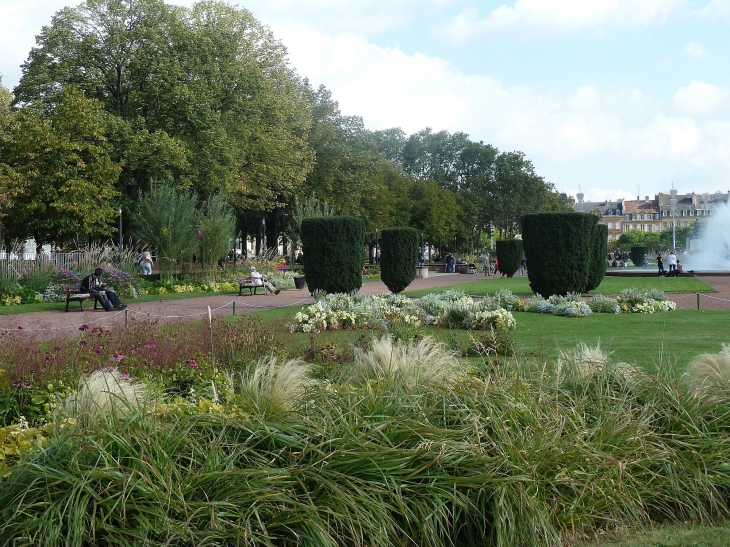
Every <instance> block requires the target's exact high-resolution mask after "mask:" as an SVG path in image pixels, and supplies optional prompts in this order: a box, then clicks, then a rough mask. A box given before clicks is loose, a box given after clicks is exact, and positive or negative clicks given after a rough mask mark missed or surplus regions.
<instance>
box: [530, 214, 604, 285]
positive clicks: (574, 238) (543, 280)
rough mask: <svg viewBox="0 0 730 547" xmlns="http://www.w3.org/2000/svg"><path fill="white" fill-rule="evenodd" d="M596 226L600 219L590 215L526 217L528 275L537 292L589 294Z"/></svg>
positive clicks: (534, 215)
mask: <svg viewBox="0 0 730 547" xmlns="http://www.w3.org/2000/svg"><path fill="white" fill-rule="evenodd" d="M595 224H596V217H595V216H593V215H589V214H586V213H537V214H531V215H525V216H524V217H523V218H522V238H523V245H524V248H525V255H526V257H527V263H528V264H529V269H528V271H527V275H528V278H529V279H530V287H531V288H532V290H533V291H534V292H535V293H537V294H542V295H547V296H549V295H553V294H567V293H569V292H581V293H582V292H584V291H585V289H586V287H587V286H588V272H589V268H590V263H591V255H592V252H593V228H594V226H595Z"/></svg>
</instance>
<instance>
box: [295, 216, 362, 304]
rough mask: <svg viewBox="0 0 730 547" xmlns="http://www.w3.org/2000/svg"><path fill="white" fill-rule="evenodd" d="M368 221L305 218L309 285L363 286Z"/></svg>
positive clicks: (337, 289) (332, 289) (329, 288)
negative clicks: (364, 248)
mask: <svg viewBox="0 0 730 547" xmlns="http://www.w3.org/2000/svg"><path fill="white" fill-rule="evenodd" d="M364 240H365V223H364V222H363V221H362V219H359V218H355V217H320V218H307V219H304V220H302V249H303V253H304V260H303V262H304V275H305V276H306V277H307V287H308V288H309V291H310V292H312V293H314V292H315V291H317V290H322V291H325V292H326V293H350V292H352V291H356V290H358V289H359V288H360V287H361V286H362V263H363V256H362V252H363V245H364Z"/></svg>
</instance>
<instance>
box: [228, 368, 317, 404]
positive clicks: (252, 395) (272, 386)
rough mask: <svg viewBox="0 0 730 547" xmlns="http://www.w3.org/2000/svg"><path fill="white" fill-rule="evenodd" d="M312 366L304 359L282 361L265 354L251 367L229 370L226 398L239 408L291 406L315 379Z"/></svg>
mask: <svg viewBox="0 0 730 547" xmlns="http://www.w3.org/2000/svg"><path fill="white" fill-rule="evenodd" d="M311 373H312V366H311V365H308V364H307V363H305V362H304V361H302V360H301V359H288V360H286V361H283V362H282V361H280V360H279V358H277V357H276V356H275V355H271V356H268V357H262V358H260V359H259V360H258V362H256V363H255V364H254V365H252V366H250V367H248V368H247V369H244V370H241V371H238V372H232V371H229V372H227V373H226V386H227V387H226V389H225V392H224V396H225V398H226V400H227V401H228V402H229V403H230V404H232V405H234V406H237V407H239V408H243V409H245V410H248V411H252V412H257V413H261V414H276V413H280V412H284V411H288V410H291V409H292V408H294V406H295V405H296V403H297V401H299V400H300V399H301V398H302V396H303V395H304V391H305V389H306V388H307V386H308V385H309V384H311V383H312V382H313V380H312V378H311Z"/></svg>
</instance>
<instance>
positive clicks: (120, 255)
mask: <svg viewBox="0 0 730 547" xmlns="http://www.w3.org/2000/svg"><path fill="white" fill-rule="evenodd" d="M119 261H120V262H121V261H122V208H121V206H120V207H119Z"/></svg>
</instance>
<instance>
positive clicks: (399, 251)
mask: <svg viewBox="0 0 730 547" xmlns="http://www.w3.org/2000/svg"><path fill="white" fill-rule="evenodd" d="M419 237H420V236H419V234H418V232H417V231H416V230H414V229H413V228H405V227H395V228H386V229H384V230H383V235H382V238H381V240H380V242H381V251H380V269H381V271H380V278H381V279H382V280H383V283H385V286H386V287H388V289H390V292H392V293H395V294H397V293H399V292H401V291H402V290H404V289H405V288H406V287H407V286H408V285H410V284H411V281H413V280H414V279H415V277H416V264H417V263H418V241H419Z"/></svg>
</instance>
